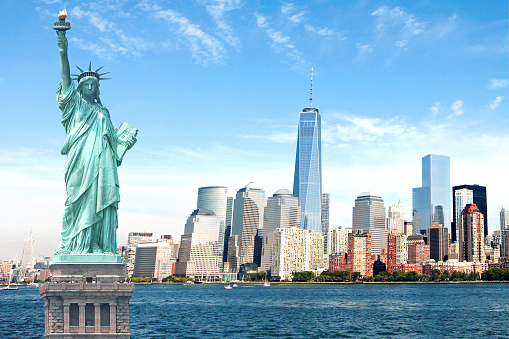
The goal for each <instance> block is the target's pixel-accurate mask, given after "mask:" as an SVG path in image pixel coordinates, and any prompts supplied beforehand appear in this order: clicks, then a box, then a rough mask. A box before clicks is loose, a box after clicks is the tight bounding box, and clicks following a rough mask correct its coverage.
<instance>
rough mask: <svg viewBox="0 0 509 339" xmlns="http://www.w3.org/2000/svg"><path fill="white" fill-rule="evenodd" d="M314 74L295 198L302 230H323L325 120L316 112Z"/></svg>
mask: <svg viewBox="0 0 509 339" xmlns="http://www.w3.org/2000/svg"><path fill="white" fill-rule="evenodd" d="M312 72H313V71H312V70H311V95H310V98H309V107H307V108H304V109H303V110H302V112H300V118H299V133H298V137H297V153H296V156H295V175H294V180H293V195H294V196H295V197H298V198H299V205H300V207H301V221H300V227H301V228H302V229H307V230H313V231H316V232H321V230H322V218H321V214H322V141H321V118H320V113H319V112H318V109H316V108H313V73H312Z"/></svg>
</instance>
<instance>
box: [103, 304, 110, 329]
mask: <svg viewBox="0 0 509 339" xmlns="http://www.w3.org/2000/svg"><path fill="white" fill-rule="evenodd" d="M101 326H110V304H101Z"/></svg>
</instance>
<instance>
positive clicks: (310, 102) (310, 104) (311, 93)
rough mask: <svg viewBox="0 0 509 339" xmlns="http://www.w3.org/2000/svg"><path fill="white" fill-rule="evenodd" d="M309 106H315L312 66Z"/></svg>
mask: <svg viewBox="0 0 509 339" xmlns="http://www.w3.org/2000/svg"><path fill="white" fill-rule="evenodd" d="M309 107H313V67H311V90H310V92H309Z"/></svg>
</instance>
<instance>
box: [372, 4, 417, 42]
mask: <svg viewBox="0 0 509 339" xmlns="http://www.w3.org/2000/svg"><path fill="white" fill-rule="evenodd" d="M371 15H372V16H374V17H376V30H377V31H378V32H379V33H380V34H383V33H384V32H385V30H386V29H387V28H389V27H399V29H400V32H401V34H402V35H403V36H413V35H418V34H420V33H422V32H424V24H423V23H421V22H419V21H418V20H417V19H416V18H415V16H414V15H413V14H410V13H408V12H406V11H404V10H402V9H401V8H399V7H394V8H393V9H390V8H389V7H388V6H382V7H380V8H379V9H377V10H376V11H374V12H373V13H371Z"/></svg>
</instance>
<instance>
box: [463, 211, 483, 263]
mask: <svg viewBox="0 0 509 339" xmlns="http://www.w3.org/2000/svg"><path fill="white" fill-rule="evenodd" d="M458 229H459V234H458V236H459V239H458V242H459V261H469V262H484V260H485V258H486V256H485V253H484V215H483V214H482V213H481V212H480V211H479V209H478V208H477V205H476V204H468V205H467V206H465V208H464V209H463V212H461V219H460V221H459V225H458Z"/></svg>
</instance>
